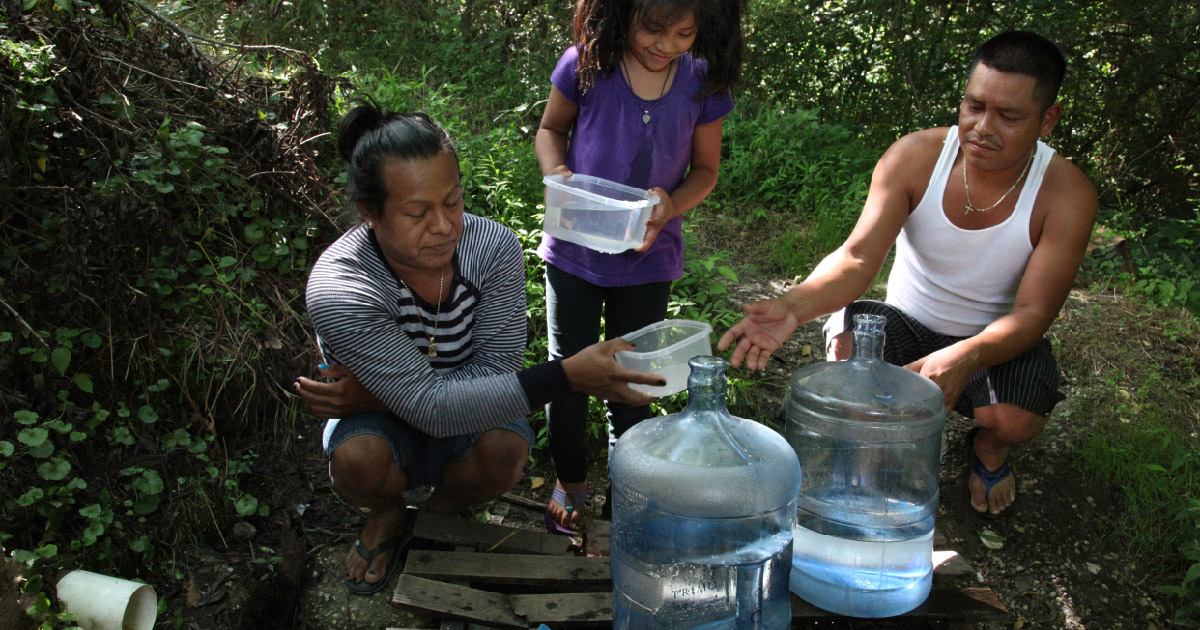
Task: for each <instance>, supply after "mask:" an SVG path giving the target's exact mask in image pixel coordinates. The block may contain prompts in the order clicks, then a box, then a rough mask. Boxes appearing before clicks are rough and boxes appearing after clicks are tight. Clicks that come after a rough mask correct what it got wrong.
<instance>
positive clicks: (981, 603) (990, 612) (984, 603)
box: [791, 586, 1008, 621]
mask: <svg viewBox="0 0 1200 630" xmlns="http://www.w3.org/2000/svg"><path fill="white" fill-rule="evenodd" d="M791 598H792V619H804V620H806V621H818V620H833V619H843V620H844V619H848V617H845V616H843V615H838V614H835V613H831V612H829V611H827V610H822V609H820V608H817V607H816V606H813V605H812V604H810V603H808V602H806V601H804V600H803V599H800V597H799V596H797V595H796V594H795V593H792V594H791ZM1007 614H1008V609H1007V608H1005V607H1004V604H1002V603H1000V598H999V597H997V596H996V594H995V593H993V592H992V591H991V589H987V588H952V587H939V586H934V587H933V588H932V589H930V591H929V597H928V598H927V599H926V600H925V602H924V603H922V604H921V605H920V606H917V607H916V608H914V609H912V610H910V611H908V612H906V613H904V614H903V615H898V616H899V617H906V618H917V619H942V620H946V621H986V620H987V619H993V618H995V617H998V616H1003V615H1007Z"/></svg>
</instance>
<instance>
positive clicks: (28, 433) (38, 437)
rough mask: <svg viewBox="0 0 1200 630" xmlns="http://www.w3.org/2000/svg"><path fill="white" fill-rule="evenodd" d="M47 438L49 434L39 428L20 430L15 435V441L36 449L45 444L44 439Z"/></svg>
mask: <svg viewBox="0 0 1200 630" xmlns="http://www.w3.org/2000/svg"><path fill="white" fill-rule="evenodd" d="M49 437H50V432H49V431H47V430H45V429H43V428H41V427H31V428H28V429H21V432H20V433H18V434H17V439H18V440H20V442H21V443H22V444H24V445H25V446H28V447H29V448H36V447H38V446H41V445H43V444H45V443H46V439H47V438H49Z"/></svg>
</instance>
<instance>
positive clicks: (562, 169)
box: [546, 164, 574, 177]
mask: <svg viewBox="0 0 1200 630" xmlns="http://www.w3.org/2000/svg"><path fill="white" fill-rule="evenodd" d="M546 174H547V175H562V176H563V177H570V176H571V175H574V173H572V172H571V171H569V170H568V169H567V165H566V164H559V165H558V166H555V167H554V168H553V169H551V170H550V172H549V173H546Z"/></svg>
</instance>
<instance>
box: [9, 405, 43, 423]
mask: <svg viewBox="0 0 1200 630" xmlns="http://www.w3.org/2000/svg"><path fill="white" fill-rule="evenodd" d="M13 417H15V418H16V419H17V422H20V423H21V424H33V423H35V422H37V421H38V415H37V412H36V411H30V410H28V409H22V410H20V411H18V412H16V413H14V414H13Z"/></svg>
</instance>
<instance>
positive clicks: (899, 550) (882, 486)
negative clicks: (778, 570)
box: [784, 315, 946, 617]
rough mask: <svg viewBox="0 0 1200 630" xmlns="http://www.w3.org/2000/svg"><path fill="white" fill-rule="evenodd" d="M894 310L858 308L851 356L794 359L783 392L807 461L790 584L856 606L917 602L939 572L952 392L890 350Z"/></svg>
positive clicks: (872, 612)
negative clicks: (887, 340) (886, 356)
mask: <svg viewBox="0 0 1200 630" xmlns="http://www.w3.org/2000/svg"><path fill="white" fill-rule="evenodd" d="M885 322H886V318H885V317H882V316H879V315H858V316H856V317H855V329H854V354H853V357H852V358H851V359H850V360H848V361H837V362H823V363H819V364H813V365H807V366H805V367H803V368H801V369H799V370H797V371H796V373H795V374H793V375H792V378H791V380H790V382H789V384H788V394H787V400H786V414H787V426H786V428H785V430H784V434H785V435H786V436H787V440H788V443H790V444H791V445H792V447H793V448H794V449H795V450H796V454H797V456H798V457H799V459H800V465H801V466H803V467H804V483H803V485H802V486H801V489H800V495H799V501H798V504H797V505H798V510H797V522H796V530H795V536H794V541H793V551H792V571H791V589H792V591H793V592H795V593H796V594H797V595H799V596H800V597H801V598H803V599H804V600H805V601H807V602H809V603H811V604H813V605H814V606H818V607H820V608H824V609H825V610H829V611H832V612H836V613H840V614H844V615H852V616H856V617H890V616H892V615H898V614H901V613H904V612H908V611H909V610H912V609H913V608H916V607H917V606H919V605H920V604H921V602H923V601H925V598H926V597H928V595H929V588H930V586H931V584H932V581H933V523H934V515H935V513H936V511H937V505H938V460H939V454H940V449H941V435H942V428H943V426H944V425H945V422H946V412H945V404H944V402H943V397H942V392H941V390H940V389H938V387H937V385H935V384H934V383H933V381H930V380H929V379H927V378H925V377H923V376H921V375H919V374H917V373H915V372H912V371H909V370H906V369H904V368H902V367H899V366H895V365H889V364H888V363H885V362H884V361H883V359H882V356H883V343H884V333H883V326H884V323H885Z"/></svg>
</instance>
